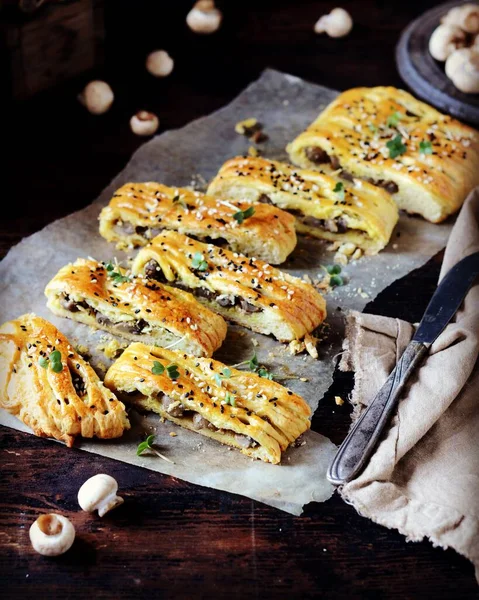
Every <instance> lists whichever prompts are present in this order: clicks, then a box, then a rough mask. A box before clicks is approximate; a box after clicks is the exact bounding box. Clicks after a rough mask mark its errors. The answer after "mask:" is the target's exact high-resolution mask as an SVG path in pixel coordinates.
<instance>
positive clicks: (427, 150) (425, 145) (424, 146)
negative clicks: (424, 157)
mask: <svg viewBox="0 0 479 600" xmlns="http://www.w3.org/2000/svg"><path fill="white" fill-rule="evenodd" d="M419 154H432V144H431V142H419Z"/></svg>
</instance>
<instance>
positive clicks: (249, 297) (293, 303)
mask: <svg viewBox="0 0 479 600" xmlns="http://www.w3.org/2000/svg"><path fill="white" fill-rule="evenodd" d="M132 271H133V273H134V274H136V275H145V276H147V277H148V276H149V277H153V278H157V279H158V278H159V279H160V280H163V281H167V282H171V283H173V282H174V283H175V284H176V285H181V286H184V287H185V288H186V289H188V290H192V291H193V293H195V295H196V296H197V297H198V298H199V300H200V301H201V302H203V303H204V304H206V305H207V306H209V307H211V308H212V310H214V311H215V312H218V313H219V314H221V315H223V316H224V317H225V318H226V319H229V320H231V321H235V322H237V323H239V324H240V325H244V326H245V327H248V328H250V329H252V330H253V331H258V332H259V333H264V334H266V335H269V334H272V335H274V336H275V337H276V338H277V339H278V340H281V341H291V340H295V339H301V338H302V337H303V336H304V335H305V334H306V333H310V332H311V331H313V329H315V328H316V327H317V326H318V325H320V324H321V323H322V321H323V320H324V318H325V316H326V303H325V301H324V298H323V297H322V296H321V295H320V294H319V293H318V292H317V291H316V290H315V289H314V288H313V286H312V285H310V284H308V283H305V282H304V281H302V280H301V279H299V278H297V277H293V276H291V275H288V274H287V273H283V272H282V271H280V270H278V269H275V268H274V267H271V266H270V265H268V264H267V263H265V262H263V261H261V260H257V259H254V258H248V257H246V256H243V255H241V254H236V253H233V252H230V251H229V250H224V249H223V248H217V247H216V246H213V245H212V244H203V243H202V242H197V241H196V240H193V239H191V238H188V237H186V236H184V235H182V234H181V233H177V232H176V231H163V232H162V233H160V235H158V236H157V237H156V238H154V239H153V240H152V242H151V243H150V244H148V246H146V247H145V248H143V249H142V250H140V252H139V253H138V255H137V256H136V258H135V260H134V262H133V266H132Z"/></svg>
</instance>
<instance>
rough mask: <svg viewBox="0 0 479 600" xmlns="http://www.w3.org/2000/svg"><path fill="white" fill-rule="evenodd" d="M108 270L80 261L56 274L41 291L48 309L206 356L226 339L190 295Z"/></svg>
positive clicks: (221, 325)
mask: <svg viewBox="0 0 479 600" xmlns="http://www.w3.org/2000/svg"><path fill="white" fill-rule="evenodd" d="M125 273H126V272H125V270H124V269H121V268H120V267H118V266H113V265H111V264H108V265H106V266H105V265H103V264H102V263H99V262H97V261H95V260H85V259H83V258H79V259H78V260H77V261H76V262H75V263H74V264H70V265H67V266H65V267H63V268H62V269H60V271H59V272H58V273H57V274H56V275H55V277H54V278H53V279H52V280H51V281H50V283H49V284H48V285H47V287H46V288H45V295H46V296H47V298H48V304H47V306H48V308H49V309H50V310H51V311H52V312H54V313H55V314H56V315H59V316H61V317H67V318H69V319H73V320H74V321H79V322H80V323H85V324H86V325H91V326H92V327H96V328H98V329H104V330H105V331H108V332H110V333H113V334H115V335H121V336H122V337H125V338H128V339H130V340H134V341H138V340H141V341H146V342H148V343H156V344H159V345H160V346H167V345H174V346H175V347H177V348H180V349H183V350H185V351H187V352H190V353H191V354H195V355H198V356H211V355H212V354H213V352H214V351H215V350H216V349H217V348H219V347H220V346H221V343H222V342H223V340H224V338H225V337H226V323H225V322H224V320H223V319H222V318H221V317H220V316H219V315H216V314H214V313H212V312H211V311H210V310H208V309H207V308H205V307H204V306H202V305H201V304H200V303H199V302H198V301H197V300H196V299H195V298H194V297H193V296H192V295H191V294H188V293H187V292H184V291H183V290H178V289H176V288H172V287H169V286H164V285H161V284H160V283H157V282H153V281H150V282H148V281H145V280H142V279H140V280H139V279H137V278H135V277H127V276H126V275H125Z"/></svg>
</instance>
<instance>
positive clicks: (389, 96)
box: [287, 87, 479, 223]
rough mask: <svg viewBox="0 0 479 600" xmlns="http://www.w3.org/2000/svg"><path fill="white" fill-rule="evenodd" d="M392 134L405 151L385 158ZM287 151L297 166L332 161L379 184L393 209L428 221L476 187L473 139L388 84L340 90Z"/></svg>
mask: <svg viewBox="0 0 479 600" xmlns="http://www.w3.org/2000/svg"><path fill="white" fill-rule="evenodd" d="M388 121H389V123H388ZM396 136H399V142H400V143H402V144H404V145H405V146H406V149H407V150H406V151H405V152H404V153H403V154H400V155H398V156H396V157H395V158H390V149H389V148H388V147H387V146H386V143H388V142H389V141H390V140H393V139H394V138H395V137H396ZM420 144H421V146H422V148H423V152H422V153H421V152H420V150H421V146H420ZM424 146H426V148H425V147H424ZM315 148H319V149H320V150H323V151H324V152H325V153H326V156H324V153H323V154H321V152H316V153H315V151H314V149H315ZM287 149H288V152H289V155H290V157H291V160H292V161H293V163H295V164H296V165H299V166H301V167H310V168H319V169H322V168H323V167H324V163H323V161H325V160H329V159H330V158H331V157H334V158H333V166H334V167H335V168H336V167H337V166H338V164H339V165H340V167H342V168H343V169H345V170H346V171H347V172H349V173H352V174H354V175H356V176H358V177H363V178H372V179H373V180H375V181H380V180H382V184H383V185H386V186H387V187H389V189H390V190H391V191H394V189H395V186H397V188H398V190H397V192H395V193H394V194H393V198H394V200H395V201H396V202H397V204H398V206H399V208H402V209H404V210H406V211H408V212H411V213H418V214H420V215H422V216H423V217H424V218H425V219H428V220H429V221H432V222H434V223H437V222H439V221H443V220H444V219H445V218H446V217H447V216H448V215H450V214H452V213H454V212H456V211H457V210H458V209H459V207H460V206H461V205H462V203H463V202H464V200H465V198H466V196H467V194H468V193H469V192H470V191H471V189H472V188H473V187H475V186H476V185H478V184H479V134H478V133H477V132H476V131H475V130H474V129H472V128H470V127H467V126H466V125H463V124H462V123H460V122H459V121H456V120H455V119H453V118H452V117H449V116H446V115H443V114H442V113H440V112H438V111H437V110H436V109H434V108H432V107H431V106H429V105H428V104H425V103H424V102H420V101H419V100H416V98H414V97H413V96H411V94H408V93H407V92H405V91H403V90H398V89H396V88H394V87H374V88H355V89H351V90H347V91H346V92H343V93H342V94H340V95H339V96H338V97H337V98H336V99H335V100H334V101H333V102H332V103H331V104H330V105H329V106H328V107H327V108H326V109H325V110H324V111H323V112H322V113H321V114H320V115H319V117H318V118H317V119H316V120H315V121H314V122H313V123H312V124H311V125H310V126H309V127H308V128H307V129H306V131H304V132H303V133H301V134H300V135H299V136H298V137H297V138H296V139H295V140H294V141H293V142H292V143H291V144H289V146H288V148H287ZM430 150H432V151H433V153H432V154H427V153H425V152H429V151H430ZM424 151H425V152H424ZM308 155H309V157H308ZM312 158H313V159H314V161H316V162H314V161H313V160H312ZM325 164H329V165H330V166H331V163H325Z"/></svg>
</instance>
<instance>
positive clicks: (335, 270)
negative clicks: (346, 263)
mask: <svg viewBox="0 0 479 600" xmlns="http://www.w3.org/2000/svg"><path fill="white" fill-rule="evenodd" d="M326 271H327V272H328V273H329V274H330V275H339V274H340V273H341V267H340V266H339V265H328V266H327V267H326Z"/></svg>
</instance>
